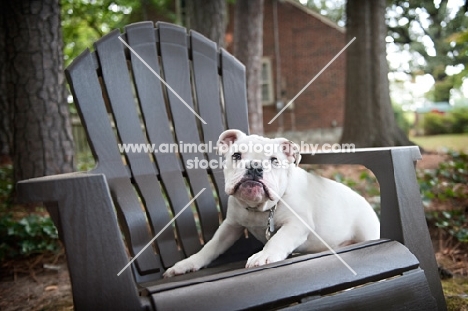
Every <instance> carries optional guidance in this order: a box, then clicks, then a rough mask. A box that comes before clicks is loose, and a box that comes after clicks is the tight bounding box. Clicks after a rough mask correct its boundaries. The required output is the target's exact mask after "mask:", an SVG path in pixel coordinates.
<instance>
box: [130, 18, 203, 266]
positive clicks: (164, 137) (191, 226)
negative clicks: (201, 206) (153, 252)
mask: <svg viewBox="0 0 468 311" xmlns="http://www.w3.org/2000/svg"><path fill="white" fill-rule="evenodd" d="M125 31H126V37H127V40H128V44H129V45H130V46H131V48H132V49H133V51H135V53H137V54H138V56H139V57H141V58H142V59H143V60H144V61H145V62H146V64H148V65H149V66H150V67H151V68H152V69H153V70H154V71H155V72H156V73H158V74H159V73H160V68H159V63H158V54H157V48H156V38H155V32H154V25H153V23H151V22H145V23H137V24H132V25H131V26H128V27H126V28H125ZM138 56H137V55H135V54H134V53H133V52H131V53H130V60H131V67H132V71H133V77H134V79H135V89H136V95H137V97H138V99H139V103H140V109H141V113H142V117H143V121H144V123H145V128H146V134H147V137H148V139H149V141H150V143H151V144H153V145H155V146H160V145H162V144H168V143H172V142H173V138H172V134H171V129H170V124H169V120H168V114H167V111H166V106H165V101H164V96H163V93H162V88H161V82H160V81H159V79H158V78H157V77H156V76H155V75H154V74H153V72H151V70H150V69H149V68H147V67H146V65H145V64H144V63H143V62H142V61H141V60H140V59H139V58H138ZM154 157H155V159H156V161H157V165H158V167H159V170H160V176H161V179H162V180H163V181H165V182H168V180H167V178H166V176H167V174H166V172H171V171H175V172H176V173H175V174H174V177H173V178H171V181H172V179H176V180H177V185H178V187H177V188H179V187H180V188H181V189H184V181H183V176H182V173H181V170H180V165H179V162H178V160H177V157H176V155H175V154H173V153H155V154H154ZM152 182H155V181H152ZM189 200H190V199H189V197H188V194H187V193H185V192H184V191H182V198H181V201H182V202H177V205H178V206H182V207H183V206H184V205H185V204H186V203H187V202H189ZM172 203H173V204H176V203H175V202H172ZM158 204H160V203H158ZM147 208H148V211H149V212H150V213H151V214H153V213H154V214H156V213H157V214H158V215H154V216H152V217H151V218H152V219H154V220H155V222H153V226H154V228H158V229H157V230H155V231H156V232H158V231H159V230H160V228H163V227H164V226H165V225H166V224H167V223H168V222H169V221H170V217H169V215H168V213H167V210H164V211H161V210H160V209H161V208H163V209H165V204H162V205H160V206H159V210H156V209H155V208H153V207H152V206H148V205H147ZM158 216H159V217H158ZM180 217H185V218H186V219H185V221H184V223H185V224H186V225H185V226H184V228H181V229H180V230H179V233H180V234H181V236H183V237H185V238H190V237H193V236H196V235H197V230H196V227H195V221H194V220H193V216H192V215H191V214H190V213H184V215H181V216H180ZM156 220H157V223H156ZM163 234H165V236H167V238H164V239H163V240H162V239H158V247H159V250H160V253H161V256H162V259H163V263H164V265H165V266H166V267H169V266H172V265H173V264H174V263H175V262H176V261H177V260H180V259H181V258H180V256H181V255H180V254H179V251H178V249H177V244H176V243H175V240H174V236H173V234H172V232H171V230H169V229H168V230H166V231H165V233H163ZM171 239H172V240H171Z"/></svg>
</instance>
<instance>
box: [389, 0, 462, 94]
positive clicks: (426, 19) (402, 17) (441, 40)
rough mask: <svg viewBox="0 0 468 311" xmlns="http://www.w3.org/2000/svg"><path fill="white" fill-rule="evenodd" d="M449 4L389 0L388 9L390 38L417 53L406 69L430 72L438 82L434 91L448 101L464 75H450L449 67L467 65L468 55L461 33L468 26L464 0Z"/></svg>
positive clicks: (421, 0) (424, 0)
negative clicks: (451, 90) (451, 92)
mask: <svg viewBox="0 0 468 311" xmlns="http://www.w3.org/2000/svg"><path fill="white" fill-rule="evenodd" d="M448 3H449V1H433V0H419V1H409V0H396V1H391V2H388V9H387V26H388V30H389V37H391V38H392V39H393V41H394V43H395V44H397V46H398V47H399V49H400V50H401V51H404V52H406V53H408V52H409V53H411V54H413V57H412V60H411V61H410V63H409V64H408V68H404V67H402V69H403V70H405V71H407V70H408V69H409V70H410V71H411V72H412V73H417V72H419V73H423V74H426V73H427V74H430V75H431V76H432V77H433V78H434V80H435V81H436V83H435V85H434V89H433V93H432V94H433V97H434V100H435V101H447V100H448V99H449V98H450V89H452V88H453V87H454V86H457V85H458V83H457V81H458V80H459V77H460V76H462V75H463V73H459V74H457V75H455V76H448V75H447V70H446V69H447V67H449V66H460V65H464V64H466V62H467V58H468V54H466V53H465V51H466V49H467V48H468V41H464V40H463V39H460V36H462V35H459V33H463V32H465V31H467V29H468V19H467V18H466V16H465V10H464V8H463V2H462V3H457V4H455V3H453V4H452V5H448ZM462 37H463V36H462Z"/></svg>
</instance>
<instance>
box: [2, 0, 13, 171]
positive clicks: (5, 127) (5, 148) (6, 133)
mask: <svg viewBox="0 0 468 311" xmlns="http://www.w3.org/2000/svg"><path fill="white" fill-rule="evenodd" d="M0 9H1V10H3V9H4V7H3V4H2V5H0ZM0 23H1V24H0V27H1V28H2V29H4V28H5V20H4V19H1V20H0ZM0 111H1V113H0V164H2V163H4V162H9V161H10V152H11V140H12V133H11V126H10V109H9V105H8V101H7V96H6V45H5V33H4V32H1V31H0Z"/></svg>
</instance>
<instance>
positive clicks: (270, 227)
mask: <svg viewBox="0 0 468 311" xmlns="http://www.w3.org/2000/svg"><path fill="white" fill-rule="evenodd" d="M277 206H278V203H277V204H275V205H274V206H273V207H272V208H270V214H268V222H267V227H266V230H265V238H266V240H267V241H269V240H270V239H271V237H272V236H273V235H274V234H275V220H274V218H273V217H274V216H275V211H276V207H277Z"/></svg>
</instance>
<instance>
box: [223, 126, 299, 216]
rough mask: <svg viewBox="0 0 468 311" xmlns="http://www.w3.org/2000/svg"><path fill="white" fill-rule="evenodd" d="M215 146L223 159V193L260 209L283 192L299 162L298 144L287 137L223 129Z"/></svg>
mask: <svg viewBox="0 0 468 311" xmlns="http://www.w3.org/2000/svg"><path fill="white" fill-rule="evenodd" d="M217 148H218V152H219V153H220V154H222V155H224V156H225V158H226V162H225V165H224V177H225V184H226V186H225V190H226V193H227V194H229V195H233V196H235V197H236V198H237V199H239V200H240V201H241V202H243V203H244V204H245V205H246V207H255V208H257V209H258V210H260V211H261V210H266V209H267V206H268V204H265V203H267V202H268V201H273V202H276V201H278V199H279V198H278V196H280V197H281V196H282V195H283V194H284V192H285V190H286V186H287V184H288V179H289V172H290V170H291V169H292V168H293V167H294V166H295V165H297V164H299V161H300V154H299V147H298V146H297V145H296V144H294V143H293V142H291V141H289V140H287V139H286V138H275V139H270V138H266V137H262V136H258V135H249V136H248V135H246V134H244V133H243V132H241V131H239V130H227V131H225V132H223V133H222V134H221V135H220V137H219V140H218V143H217ZM270 205H271V204H270Z"/></svg>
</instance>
